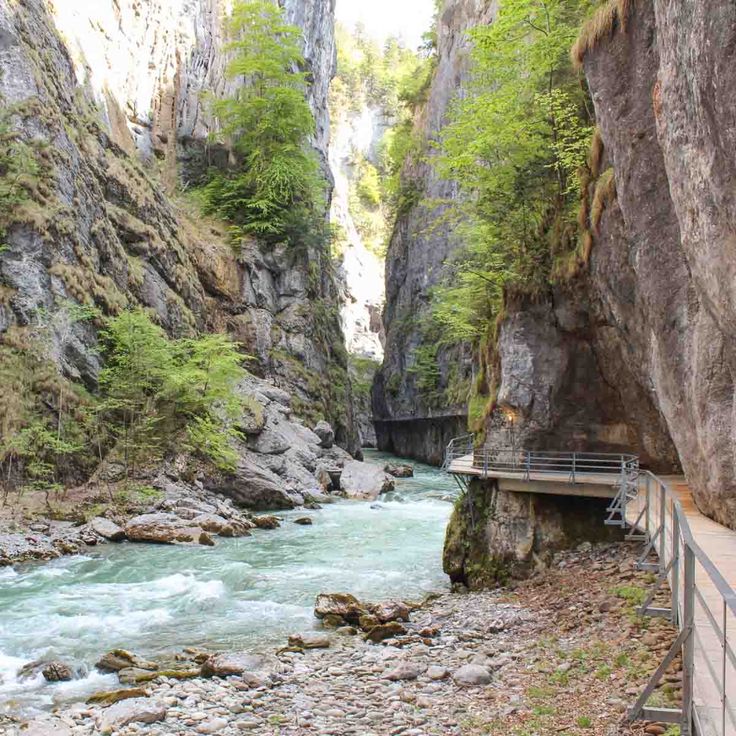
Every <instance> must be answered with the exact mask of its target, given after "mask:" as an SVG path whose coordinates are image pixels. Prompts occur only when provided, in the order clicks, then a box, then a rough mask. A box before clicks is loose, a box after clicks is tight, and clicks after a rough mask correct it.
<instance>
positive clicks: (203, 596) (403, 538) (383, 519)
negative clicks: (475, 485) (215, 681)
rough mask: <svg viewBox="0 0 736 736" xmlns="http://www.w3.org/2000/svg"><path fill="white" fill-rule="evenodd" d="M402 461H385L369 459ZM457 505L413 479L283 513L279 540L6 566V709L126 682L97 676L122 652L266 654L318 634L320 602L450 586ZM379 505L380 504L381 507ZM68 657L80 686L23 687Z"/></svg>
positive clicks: (434, 482)
mask: <svg viewBox="0 0 736 736" xmlns="http://www.w3.org/2000/svg"><path fill="white" fill-rule="evenodd" d="M389 457H390V456H386V455H378V454H377V453H373V454H372V455H371V456H370V457H369V460H371V461H373V462H382V463H383V462H385V461H386V459H387V458H389ZM454 496H455V490H454V489H453V487H452V484H451V482H450V479H449V478H448V477H446V476H444V475H443V474H441V473H440V472H439V471H438V470H436V469H434V468H430V467H427V466H422V465H419V464H415V477H414V478H410V479H405V480H397V487H396V491H395V492H394V493H392V494H389V495H388V496H384V497H382V498H381V499H380V501H378V502H377V504H371V503H366V502H357V501H341V502H338V503H335V504H331V505H326V506H325V507H324V508H323V509H322V510H320V511H314V512H307V513H308V514H309V515H310V516H312V518H313V521H314V524H313V526H299V525H296V524H294V523H292V520H293V519H294V518H295V516H304V515H305V512H304V511H303V510H301V511H296V512H289V513H287V514H284V517H285V522H284V523H283V524H282V527H281V529H278V530H275V531H256V532H255V533H254V535H253V536H252V537H245V538H242V539H219V538H218V540H217V546H216V547H212V548H208V547H185V546H157V545H133V544H119V545H105V546H104V547H100V548H97V549H95V548H90V551H88V552H87V553H86V554H84V555H79V556H74V557H64V558H61V559H59V560H54V561H52V562H49V563H45V564H37V563H34V564H27V565H19V566H16V567H15V568H5V569H2V570H0V713H2V712H7V713H18V712H23V713H32V712H35V711H38V710H42V709H47V708H48V707H50V706H52V705H54V704H57V703H61V702H66V701H69V700H74V699H76V698H80V697H84V696H86V695H88V694H89V693H91V692H94V691H96V690H100V689H103V688H105V687H114V686H115V683H116V682H117V677H116V676H114V675H101V674H99V673H97V672H96V671H95V669H94V667H93V665H94V662H95V661H96V660H97V659H98V658H99V657H100V655H102V654H103V653H104V652H106V651H108V650H110V649H112V648H116V647H122V648H125V649H129V650H132V651H135V652H136V653H137V654H141V655H143V656H153V655H156V654H160V653H164V652H173V651H177V650H180V649H181V648H182V647H185V646H201V647H207V648H212V649H239V648H245V649H251V650H258V649H263V648H267V647H272V646H278V645H282V644H285V643H286V637H287V636H288V635H289V634H292V633H297V632H299V631H304V630H309V629H310V628H312V627H314V626H315V623H316V621H315V619H314V617H313V613H312V611H313V605H314V598H315V596H316V595H317V594H318V593H320V592H336V591H345V592H350V593H353V594H355V595H357V596H358V597H359V598H365V599H368V600H379V599H382V598H388V597H391V596H401V597H404V598H416V597H418V596H420V595H422V594H424V593H426V592H429V591H433V590H442V589H445V588H447V586H448V582H447V578H446V577H445V576H444V574H443V573H442V565H441V555H442V544H443V539H444V531H445V526H446V523H447V520H448V518H449V515H450V512H451V508H452V506H451V502H452V500H453V498H454ZM375 506H378V507H379V508H374V507H375ZM41 658H42V659H60V660H63V661H65V662H69V663H74V664H76V665H78V666H79V667H80V669H81V670H82V671H83V672H87V673H88V674H87V675H86V676H85V677H83V678H81V679H78V680H74V681H72V682H68V683H59V684H53V685H52V684H48V683H46V682H45V681H44V680H43V678H42V677H41V676H40V675H39V676H38V677H37V678H35V679H33V680H30V681H25V682H22V683H21V682H19V681H18V680H17V678H16V672H17V670H18V668H19V667H21V666H22V665H23V664H26V663H27V662H30V661H32V660H35V659H41Z"/></svg>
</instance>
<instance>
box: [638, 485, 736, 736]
mask: <svg viewBox="0 0 736 736" xmlns="http://www.w3.org/2000/svg"><path fill="white" fill-rule="evenodd" d="M646 477H647V476H644V480H645V481H646ZM650 477H651V476H650ZM662 480H663V481H664V482H665V483H666V484H667V486H668V487H669V489H670V491H671V494H672V496H673V497H674V498H676V499H677V500H678V501H679V504H680V508H681V509H682V512H683V514H684V517H685V518H686V519H687V523H688V525H689V527H690V531H691V532H692V535H693V538H694V539H695V542H696V543H697V545H698V547H699V548H700V549H701V550H702V552H703V554H704V555H705V556H706V557H707V559H709V560H710V562H711V563H712V564H713V566H714V568H715V570H716V571H717V574H718V575H719V576H721V577H722V580H723V582H724V583H725V584H726V585H727V586H728V587H729V588H730V589H731V590H733V589H734V588H735V587H736V532H734V531H732V530H731V529H727V528H726V527H724V526H722V525H721V524H718V523H717V522H715V521H713V520H712V519H708V518H707V517H705V516H703V514H701V513H700V511H698V509H697V507H696V506H695V503H694V501H693V498H692V494H691V492H690V489H689V487H688V485H687V483H686V481H685V479H684V478H683V477H682V476H673V477H665V478H663V479H662ZM642 485H643V486H644V483H643V484H642ZM647 495H648V496H649V500H650V504H649V509H648V513H645V515H644V516H643V517H642V516H641V513H642V510H643V509H644V506H645V505H646V503H647ZM661 501H662V494H661V493H660V492H659V490H658V489H655V488H653V486H652V484H651V483H650V488H649V493H647V491H646V488H645V487H642V489H641V490H640V492H639V494H638V495H637V497H636V499H634V500H633V501H632V502H630V503H629V504H628V505H627V509H626V519H627V521H628V522H629V524H630V525H631V526H633V525H634V524H636V525H637V527H638V529H639V530H640V531H643V532H644V531H646V529H647V519H648V521H649V533H650V536H651V535H652V534H654V533H655V531H656V529H658V528H659V526H660V525H661V520H662V519H664V521H665V524H664V528H665V535H664V540H663V542H662V541H661V540H660V539H659V538H658V539H656V540H655V543H654V545H653V546H654V552H655V553H656V554H657V555H658V556H659V557H660V562H662V561H664V564H665V565H666V564H668V563H669V562H670V561H671V560H672V559H673V555H674V554H679V556H680V559H682V556H683V550H682V538H681V536H680V534H679V532H678V530H677V529H676V524H675V523H674V516H673V514H672V500H671V499H670V498H667V497H664V508H663V507H662V503H661ZM663 510H664V514H663V513H662V511H663ZM676 536H677V538H678V543H677V546H675V543H674V540H675V537H676ZM713 572H714V571H713V570H710V571H709V570H708V569H707V568H706V567H705V566H704V565H703V564H702V562H700V560H698V559H696V560H695V565H694V574H695V575H694V576H695V595H694V599H695V607H694V641H693V645H694V646H693V654H694V673H693V689H694V692H693V698H694V711H695V712H694V713H693V716H694V719H695V722H696V725H697V726H698V728H697V731H698V733H702V734H704V735H707V736H711V735H713V736H715V735H721V734H723V735H724V736H736V659H734V657H733V654H731V652H730V649H731V646H732V644H733V641H734V640H735V639H736V616H734V613H733V611H732V609H731V607H729V605H728V601H727V600H726V598H725V596H724V595H722V592H721V591H719V589H718V587H717V585H716V581H715V580H714V576H713ZM667 578H668V582H669V585H670V588H671V589H672V591H673V602H674V604H675V608H676V609H677V616H678V619H679V621H680V622H682V621H684V618H685V610H684V605H685V591H684V576H683V574H682V572H680V573H679V574H678V573H677V572H676V571H675V570H674V569H673V570H671V571H670V572H669V573H668V575H667ZM732 603H733V601H732ZM724 631H725V643H726V645H727V647H724Z"/></svg>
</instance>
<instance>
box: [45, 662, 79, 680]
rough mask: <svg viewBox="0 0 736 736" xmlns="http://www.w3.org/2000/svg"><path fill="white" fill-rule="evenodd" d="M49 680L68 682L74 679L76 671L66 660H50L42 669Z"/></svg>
mask: <svg viewBox="0 0 736 736" xmlns="http://www.w3.org/2000/svg"><path fill="white" fill-rule="evenodd" d="M41 673H42V674H43V676H44V679H45V680H46V681H47V682H66V681H68V680H73V679H74V671H73V670H72V668H71V667H70V666H69V665H68V664H66V663H65V662H59V661H57V660H54V661H53V662H49V663H48V664H47V665H45V666H44V668H43V669H42V670H41Z"/></svg>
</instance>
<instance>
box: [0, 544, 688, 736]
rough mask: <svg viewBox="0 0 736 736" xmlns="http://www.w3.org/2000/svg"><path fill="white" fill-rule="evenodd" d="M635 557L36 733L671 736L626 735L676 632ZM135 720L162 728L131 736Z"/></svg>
mask: <svg viewBox="0 0 736 736" xmlns="http://www.w3.org/2000/svg"><path fill="white" fill-rule="evenodd" d="M634 553H635V549H634V547H633V546H632V545H628V544H625V543H618V544H612V545H604V546H598V547H595V548H590V547H588V546H587V545H586V546H584V547H583V548H582V549H581V550H578V551H575V552H566V553H560V554H559V555H558V556H557V557H556V558H555V562H554V564H553V566H552V567H551V568H550V569H549V570H547V571H545V572H543V573H540V574H538V575H537V576H535V577H534V578H533V579H531V580H528V581H526V582H524V583H521V584H519V585H518V586H517V587H515V588H514V589H505V590H498V591H493V592H485V593H465V594H462V593H446V594H442V595H439V596H437V597H433V598H431V599H430V600H428V601H427V602H425V604H424V605H423V606H422V607H421V608H420V609H419V610H418V611H416V612H414V613H412V615H411V620H410V622H409V623H408V624H406V628H407V630H408V631H407V633H406V634H403V635H401V636H399V637H398V638H396V639H391V640H388V641H385V642H383V643H382V644H380V645H373V644H370V643H366V642H365V641H363V639H362V637H360V636H355V635H353V636H351V635H348V634H343V633H337V632H335V631H332V630H326V631H325V632H324V633H325V634H327V636H328V637H329V640H330V647H329V648H328V649H314V650H309V649H308V650H306V651H304V652H303V653H296V652H293V651H283V652H281V653H280V654H278V655H275V654H271V655H268V656H266V657H265V658H264V659H263V660H262V661H261V663H260V664H258V665H257V666H255V671H254V672H249V673H245V674H244V675H239V676H234V677H229V678H224V679H223V678H219V677H213V678H209V679H203V678H196V679H192V680H187V681H180V680H174V679H169V678H166V677H161V678H158V679H157V680H155V681H153V682H150V683H144V684H142V685H140V686H139V687H140V688H141V691H140V693H139V694H140V695H141V696H142V697H141V698H137V699H134V700H130V701H127V703H125V704H120V705H117V706H112V708H115V709H116V710H110V709H107V708H103V707H101V706H89V705H85V704H77V705H74V706H71V707H69V708H67V709H65V710H63V711H61V712H59V713H57V714H56V715H54V716H53V717H52V716H49V717H48V718H51V719H52V720H47V721H46V722H45V724H42V722H36V723H35V724H34V728H36V729H37V730H35V731H31V733H33V734H35V735H36V736H40V735H41V734H43V736H50V735H51V734H54V736H68V735H69V734H71V735H73V736H88V735H90V734H97V733H101V732H104V731H105V730H109V729H110V728H111V729H113V730H112V732H114V733H115V734H119V735H120V736H133V734H136V735H138V736H141V735H142V734H146V735H148V734H150V735H151V736H160V735H162V734H181V735H182V736H183V734H207V733H217V734H222V736H232V735H234V734H240V733H256V734H264V735H265V734H277V733H278V734H282V735H287V734H288V735H292V734H293V735H294V736H296V735H297V734H300V735H302V734H310V733H314V734H320V735H323V736H328V735H330V734H331V735H333V736H350V735H355V736H358V735H360V736H398V735H399V734H401V735H403V736H430V735H432V736H434V735H437V736H440V735H443V736H446V735H451V736H455V735H456V736H481V734H484V735H488V734H492V735H498V736H501V734H504V736H505V735H506V734H516V735H517V736H523V735H524V734H531V733H536V734H540V735H546V734H550V735H552V734H568V735H569V736H573V735H575V736H591V735H593V734H595V735H597V734H600V735H601V736H604V735H606V736H609V735H610V734H615V733H622V734H630V733H643V732H644V731H645V730H646V733H648V734H662V733H664V730H665V729H664V727H662V726H660V725H657V724H637V726H636V727H635V728H633V729H632V728H630V727H628V726H624V725H622V718H623V715H624V710H625V707H626V705H627V704H628V703H630V702H631V701H632V699H633V698H635V696H636V694H638V692H639V691H640V690H641V688H642V686H643V684H644V683H645V681H646V679H647V677H648V675H649V674H650V673H651V672H652V671H653V670H654V669H655V668H656V666H657V664H658V662H659V659H660V655H661V654H662V652H663V650H664V649H665V648H666V647H667V646H669V644H670V642H671V640H672V638H673V637H674V633H675V632H674V630H673V629H672V628H671V627H670V626H669V624H667V623H666V622H664V621H662V620H648V619H641V618H639V617H637V616H636V615H635V613H634V606H635V604H636V602H637V601H638V600H640V599H641V595H642V591H643V590H644V589H645V587H646V585H647V584H648V582H649V576H647V574H645V573H640V572H636V571H635V570H634V568H633V561H634ZM583 579H584V580H585V583H586V584H585V585H584V586H583V585H581V580H583ZM294 633H297V632H294ZM285 643H286V642H284V644H285ZM665 679H666V682H665V685H664V687H662V688H660V689H659V690H658V691H657V693H655V700H657V702H659V703H660V704H663V705H665V704H669V705H672V704H673V703H675V702H676V701H677V697H678V687H679V674H678V673H677V671H676V669H675V668H673V669H672V671H671V672H670V673H669V674H668V675H667V677H666V678H665ZM136 712H137V714H138V715H139V716H140V717H142V718H144V719H145V718H147V719H149V720H153V721H154V722H152V723H148V724H144V723H139V722H132V723H130V724H129V725H120V724H122V722H123V721H124V720H125V714H126V713H127V715H128V717H129V716H131V714H132V715H135V714H136ZM116 713H117V714H118V715H120V714H123V715H122V720H120V721H117V722H116V721H115V714H116ZM115 723H117V725H114V724H115ZM108 727H109V728H108ZM14 728H15V730H14ZM6 733H10V734H13V736H15V734H18V736H20V734H23V733H25V734H27V733H29V732H28V731H20V726H19V725H18V726H17V727H11V726H9V725H8V726H6Z"/></svg>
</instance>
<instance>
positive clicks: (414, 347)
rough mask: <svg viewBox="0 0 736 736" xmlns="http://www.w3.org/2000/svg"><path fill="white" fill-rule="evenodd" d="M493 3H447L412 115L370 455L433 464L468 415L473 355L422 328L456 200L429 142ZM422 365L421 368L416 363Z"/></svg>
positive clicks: (389, 267) (451, 245)
mask: <svg viewBox="0 0 736 736" xmlns="http://www.w3.org/2000/svg"><path fill="white" fill-rule="evenodd" d="M495 8H496V3H494V2H488V0H448V1H447V2H445V3H444V5H443V8H442V11H441V13H440V15H439V18H438V23H437V67H436V70H435V73H434V78H433V80H432V83H431V87H430V90H429V93H428V96H427V101H426V102H425V103H424V105H423V106H422V108H421V109H420V110H419V111H418V114H417V119H416V124H415V131H414V133H415V136H416V139H417V143H418V146H419V148H421V149H422V154H420V155H416V156H412V157H411V158H410V159H409V161H408V162H407V164H406V166H405V169H404V172H403V176H402V179H403V187H404V190H405V191H404V197H405V204H404V206H403V207H402V208H401V210H400V212H399V216H398V218H397V221H396V224H395V227H394V232H393V235H392V238H391V242H390V245H389V249H388V255H387V259H386V308H385V311H384V324H385V327H386V355H385V360H384V363H383V367H382V369H381V371H380V372H379V374H378V376H377V379H376V382H375V385H374V393H373V410H374V419H375V422H376V429H377V434H378V444H379V447H380V448H382V449H386V450H391V451H393V452H396V453H397V454H399V455H406V456H411V457H417V458H419V459H422V460H426V461H429V462H433V463H439V462H440V461H441V458H442V453H443V450H444V447H445V445H446V443H447V441H448V440H449V439H450V438H451V437H453V436H456V435H458V434H462V433H463V432H464V431H465V426H466V418H467V411H466V407H465V399H466V398H467V391H466V392H465V395H462V389H460V391H459V395H458V388H459V387H461V386H462V385H463V384H464V383H466V382H467V380H468V377H469V375H470V372H471V369H472V368H471V364H472V354H471V353H470V351H469V349H468V348H467V347H465V346H451V347H440V348H437V346H436V339H435V338H434V337H433V335H432V331H431V327H430V326H429V320H428V307H429V301H430V293H431V290H432V288H433V287H435V286H436V285H437V284H439V283H440V282H441V281H442V280H443V278H444V277H445V275H446V269H445V262H446V261H447V259H448V257H450V256H451V254H452V253H453V252H454V251H455V250H456V249H457V248H458V247H459V245H460V243H458V242H457V240H456V238H454V236H453V229H454V228H453V227H452V224H451V223H450V222H449V221H447V220H446V219H445V218H443V215H444V214H445V212H446V206H445V205H444V204H443V201H446V200H448V199H452V198H453V197H455V196H457V187H456V185H455V184H454V182H451V181H446V180H444V179H442V178H441V177H440V176H439V175H438V173H437V171H436V170H435V166H434V165H433V159H434V158H435V156H436V155H437V152H436V150H435V149H434V148H433V147H432V142H434V141H436V140H437V139H438V135H439V132H440V130H441V129H442V127H443V125H444V124H445V122H446V118H447V113H448V107H449V105H450V103H451V101H452V99H453V98H454V97H455V95H456V94H457V93H458V91H459V90H460V89H461V88H462V84H463V79H464V78H465V76H466V74H467V71H468V49H469V45H468V39H467V34H466V32H467V30H468V29H469V28H471V27H472V26H475V25H478V24H480V23H486V22H489V21H490V19H491V18H492V17H493V15H494V14H495ZM422 358H424V359H422Z"/></svg>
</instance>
